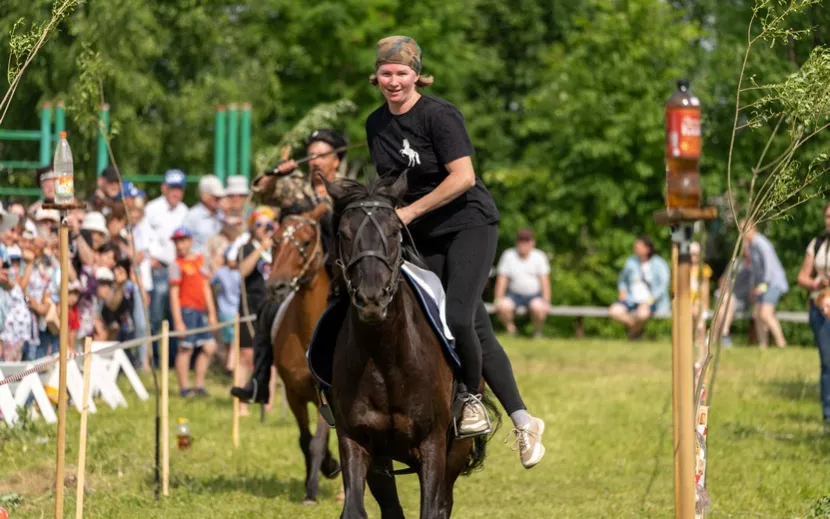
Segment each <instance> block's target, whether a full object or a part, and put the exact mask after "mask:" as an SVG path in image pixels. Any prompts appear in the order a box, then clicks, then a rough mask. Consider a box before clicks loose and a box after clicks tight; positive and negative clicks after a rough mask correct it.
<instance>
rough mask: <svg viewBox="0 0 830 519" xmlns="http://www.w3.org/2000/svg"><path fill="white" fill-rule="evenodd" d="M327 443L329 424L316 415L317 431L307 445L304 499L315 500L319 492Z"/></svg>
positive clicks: (318, 414)
mask: <svg viewBox="0 0 830 519" xmlns="http://www.w3.org/2000/svg"><path fill="white" fill-rule="evenodd" d="M328 441H329V424H327V423H326V421H325V420H324V419H323V417H322V416H321V415H320V413H317V430H316V431H314V437H313V438H312V439H311V442H310V443H309V445H308V446H309V449H308V450H309V457H308V459H307V460H306V461H307V467H308V478H307V479H306V483H305V494H306V497H305V498H306V499H307V500H311V501H316V500H317V492H318V491H319V490H320V468H321V466H322V464H323V459H325V457H326V451H327V450H328Z"/></svg>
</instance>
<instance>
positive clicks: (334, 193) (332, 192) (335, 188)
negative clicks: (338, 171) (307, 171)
mask: <svg viewBox="0 0 830 519" xmlns="http://www.w3.org/2000/svg"><path fill="white" fill-rule="evenodd" d="M319 178H320V180H322V181H323V185H324V186H326V193H328V195H329V196H330V197H331V199H332V200H333V201H334V202H335V203H336V202H337V201H338V200H340V199H341V198H343V197H344V196H345V195H346V189H345V188H344V186H342V185H341V184H340V182H338V181H337V180H335V181H333V182H329V181H328V180H327V179H326V177H324V176H323V175H320V176H319Z"/></svg>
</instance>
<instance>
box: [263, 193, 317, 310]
mask: <svg viewBox="0 0 830 519" xmlns="http://www.w3.org/2000/svg"><path fill="white" fill-rule="evenodd" d="M325 213H326V206H325V204H322V203H321V204H319V205H318V206H317V207H316V208H314V209H313V210H312V211H309V212H306V213H302V214H290V215H287V216H284V217H283V218H282V222H281V224H280V230H279V232H278V233H277V235H276V236H274V249H273V259H272V262H271V273H270V275H269V276H268V291H269V293H270V294H271V297H272V298H273V299H276V300H278V301H282V300H283V299H285V297H287V296H288V294H289V292H291V291H293V290H296V289H297V288H299V286H300V285H301V284H302V283H304V282H305V281H306V280H307V279H310V278H313V277H314V275H315V274H316V273H317V271H319V270H320V269H321V268H322V266H323V246H322V243H321V241H320V219H321V218H322V217H323V215H324V214H325Z"/></svg>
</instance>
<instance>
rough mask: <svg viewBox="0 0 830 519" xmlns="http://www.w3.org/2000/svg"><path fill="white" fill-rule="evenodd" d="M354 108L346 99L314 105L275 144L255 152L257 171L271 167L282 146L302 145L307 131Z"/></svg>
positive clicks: (325, 123) (333, 120) (276, 159)
mask: <svg viewBox="0 0 830 519" xmlns="http://www.w3.org/2000/svg"><path fill="white" fill-rule="evenodd" d="M355 110H357V106H356V105H355V104H354V103H353V102H352V101H350V100H348V99H340V100H339V101H335V102H333V103H322V104H319V105H316V106H315V107H314V108H312V109H311V110H310V111H309V112H308V113H307V114H305V116H303V118H302V119H300V120H299V122H297V124H296V125H294V127H293V128H292V129H291V130H289V131H288V132H286V133H284V134H283V135H282V138H281V139H280V142H279V143H278V144H277V145H275V146H269V147H266V148H263V149H262V150H260V151H259V152H257V154H256V158H255V159H254V164H255V165H256V168H257V171H258V172H262V171H265V170H266V169H269V168H270V167H273V166H274V164H275V163H276V162H277V161H278V160H279V158H280V154H281V150H282V148H283V147H284V146H292V147H293V146H298V145H302V143H303V139H305V138H306V136H307V135H308V134H309V133H311V132H313V131H314V130H317V129H320V128H325V127H330V126H333V125H334V124H335V123H336V122H337V121H338V120H339V119H340V117H342V116H343V115H346V114H350V113H352V112H354V111H355Z"/></svg>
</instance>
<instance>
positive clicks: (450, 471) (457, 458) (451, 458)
mask: <svg viewBox="0 0 830 519" xmlns="http://www.w3.org/2000/svg"><path fill="white" fill-rule="evenodd" d="M450 441H451V442H452V444H451V445H450V448H449V453H448V455H447V471H446V473H447V475H446V478H445V479H444V488H445V492H446V493H445V496H444V497H445V503H446V507H447V517H450V515H452V506H453V488H454V487H455V482H456V480H457V479H458V476H460V475H461V471H462V470H464V467H465V466H466V464H467V456H469V455H470V449H471V448H472V446H473V439H472V438H466V439H463V440H458V439H454V438H453V439H451V440H450Z"/></svg>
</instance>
